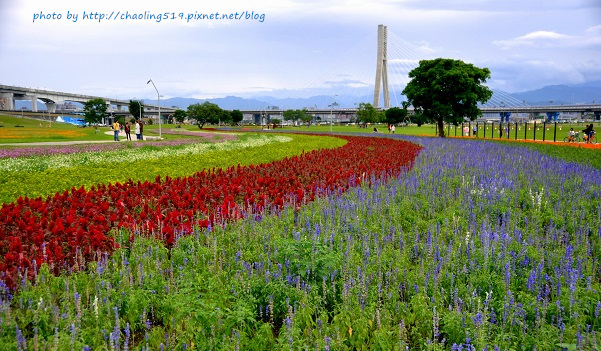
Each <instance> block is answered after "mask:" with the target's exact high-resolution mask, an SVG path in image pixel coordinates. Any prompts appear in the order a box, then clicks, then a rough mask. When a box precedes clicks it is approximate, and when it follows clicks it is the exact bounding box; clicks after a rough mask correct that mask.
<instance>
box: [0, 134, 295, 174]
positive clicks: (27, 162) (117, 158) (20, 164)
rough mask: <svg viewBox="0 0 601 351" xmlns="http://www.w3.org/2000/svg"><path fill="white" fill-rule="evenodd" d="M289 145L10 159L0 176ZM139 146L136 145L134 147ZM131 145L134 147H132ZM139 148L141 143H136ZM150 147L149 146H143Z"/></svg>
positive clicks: (258, 140)
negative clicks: (7, 173)
mask: <svg viewBox="0 0 601 351" xmlns="http://www.w3.org/2000/svg"><path fill="white" fill-rule="evenodd" d="M290 141H292V138H290V137H287V136H283V135H277V136H273V135H270V136H266V135H260V136H259V137H255V138H248V139H246V140H232V141H230V142H229V143H219V144H216V143H206V142H204V143H200V142H194V143H186V144H180V145H179V147H177V148H174V147H171V148H159V149H148V148H147V151H146V152H141V150H144V149H137V148H123V149H118V150H112V151H110V154H107V152H106V151H90V152H86V153H77V154H75V155H71V154H58V155H52V156H39V157H28V158H12V159H3V160H0V172H31V171H44V170H46V169H57V168H70V167H74V166H77V165H85V164H87V165H91V164H101V163H107V162H111V163H129V162H132V161H143V160H152V159H157V158H161V157H174V156H180V155H191V154H202V153H206V152H207V151H215V150H236V149H242V148H246V147H256V146H261V145H266V144H270V143H285V142H290ZM135 144H138V143H135ZM135 144H134V145H135ZM139 144H141V143H139ZM144 144H145V145H150V144H149V143H144Z"/></svg>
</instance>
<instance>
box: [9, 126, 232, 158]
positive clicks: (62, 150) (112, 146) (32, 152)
mask: <svg viewBox="0 0 601 351" xmlns="http://www.w3.org/2000/svg"><path fill="white" fill-rule="evenodd" d="M190 133H193V132H190ZM163 134H179V135H181V134H182V133H181V132H180V133H169V132H168V131H163ZM206 134H209V133H204V134H198V133H197V134H185V135H193V136H200V137H204V138H205V139H175V140H162V141H146V142H143V143H125V142H124V143H91V144H79V145H55V146H37V147H20V146H19V144H18V143H16V144H15V145H14V146H15V147H14V148H8V149H0V159H7V158H15V157H30V156H42V155H43V156H51V155H70V154H73V153H85V152H106V151H112V150H121V149H130V148H140V147H147V146H161V147H164V146H178V145H188V144H195V143H202V142H206V141H212V142H222V141H227V140H235V139H236V136H235V135H234V134H233V133H213V134H211V138H208V137H207V136H206ZM217 137H218V138H217Z"/></svg>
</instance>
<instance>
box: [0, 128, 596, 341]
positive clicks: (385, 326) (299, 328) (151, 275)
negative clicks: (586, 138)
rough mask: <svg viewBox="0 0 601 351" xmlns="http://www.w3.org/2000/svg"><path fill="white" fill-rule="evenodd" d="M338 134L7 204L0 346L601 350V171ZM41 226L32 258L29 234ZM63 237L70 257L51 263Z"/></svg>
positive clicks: (456, 144) (500, 149) (459, 145)
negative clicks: (331, 144) (281, 155)
mask: <svg viewBox="0 0 601 351" xmlns="http://www.w3.org/2000/svg"><path fill="white" fill-rule="evenodd" d="M345 138H346V139H347V140H348V143H347V144H346V145H345V146H343V147H341V148H338V149H329V150H322V151H313V152H308V153H305V154H303V155H301V156H298V157H290V158H287V159H284V160H282V161H274V162H272V163H270V164H264V165H260V166H248V167H231V168H227V169H224V170H210V171H209V170H207V171H205V172H200V173H197V174H196V175H194V176H189V177H184V178H173V179H172V178H167V177H161V179H160V180H159V179H157V181H156V182H135V181H132V182H126V183H123V184H114V185H108V186H104V187H95V188H94V189H90V190H89V191H85V190H73V191H71V192H66V193H63V194H58V195H56V196H54V197H51V198H48V199H46V200H42V199H35V200H31V199H21V200H19V201H17V202H15V203H12V204H5V205H4V206H3V207H2V210H1V211H0V212H2V216H3V217H2V218H1V219H0V223H1V224H2V225H3V227H2V229H1V233H4V234H7V233H9V235H10V236H12V239H10V240H8V241H7V240H6V237H5V238H4V239H3V241H2V246H1V248H2V250H8V251H10V252H11V253H12V254H11V256H13V257H12V261H11V262H10V263H11V265H9V264H7V260H6V256H8V255H5V254H4V252H3V253H2V255H1V256H2V257H5V259H4V260H3V261H2V264H3V265H4V266H3V270H4V271H6V272H8V275H6V276H5V279H4V282H5V284H6V285H5V286H4V289H3V292H0V339H1V340H2V342H3V343H2V344H3V345H4V346H5V348H6V349H9V350H21V349H28V350H38V349H39V350H54V349H56V350H63V349H76V350H82V349H84V350H130V349H136V350H161V349H164V350H185V349H187V350H191V349H193V350H213V349H219V350H280V349H281V350H289V349H293V350H306V349H310V350H356V349H370V350H399V349H400V350H405V349H411V350H512V349H513V350H521V349H527V350H533V349H536V350H562V349H568V350H570V349H572V350H575V349H578V350H596V349H599V347H601V336H600V333H601V317H600V314H601V265H600V262H599V258H600V257H601V201H599V199H600V198H601V170H599V169H597V168H593V167H590V166H587V165H583V164H575V163H570V162H567V161H564V160H559V159H556V158H552V157H548V156H545V155H542V154H540V153H538V152H536V151H533V150H528V149H524V148H516V147H514V146H513V145H505V144H498V143H492V142H481V141H472V140H459V139H446V140H441V139H434V138H411V139H408V140H410V141H412V142H414V143H416V144H419V145H421V147H423V149H421V150H420V147H417V146H415V144H409V143H406V142H403V141H398V140H394V139H389V138H363V137H345ZM517 151H519V153H518V152H517ZM418 152H419V155H418ZM416 155H417V158H415V161H413V157H415V156H416ZM411 165H412V166H413V167H412V168H411V169H409V167H410V166H411ZM351 186H352V187H351ZM131 189H136V190H139V191H141V192H143V195H138V194H139V192H135V194H133V193H130V192H129V191H131ZM126 195H129V196H126ZM318 195H319V196H318ZM195 199H202V200H203V201H195ZM306 200H314V201H312V202H307V201H306ZM70 203H74V205H70ZM195 206H200V207H195ZM93 209H95V210H93ZM86 211H88V212H86ZM120 211H122V212H120ZM188 211H191V212H188ZM112 214H115V218H111V215H112ZM16 215H20V216H21V218H26V217H27V216H29V218H31V220H29V221H25V220H22V222H24V223H22V224H21V227H19V224H16V226H15V224H14V223H15V222H18V221H15V220H14V219H13V218H14V217H16ZM70 215H72V216H73V218H72V219H70V218H69V216H70ZM76 215H77V216H76ZM126 215H127V217H125V216H126ZM96 217H102V219H101V218H96ZM239 217H240V218H242V219H240V220H238V221H231V219H235V218H239ZM11 221H12V222H11ZM50 222H53V224H50ZM104 223H106V224H104ZM42 224H44V225H46V227H44V229H41V230H42V233H43V235H44V237H43V238H42V241H41V244H38V243H36V240H38V242H39V241H40V240H39V239H40V238H38V239H36V238H35V235H39V234H40V232H39V231H38V232H35V231H34V234H33V236H31V235H29V234H27V233H28V228H27V227H28V226H30V227H32V228H33V226H34V225H42ZM11 225H12V226H11ZM61 225H62V227H61ZM84 225H87V227H85V226H84ZM103 225H105V227H101V226H103ZM23 226H24V227H23ZM78 226H79V227H78ZM69 228H72V234H71V235H66V237H65V234H63V233H66V232H67V231H69V230H70V229H69ZM79 229H82V231H81V232H79ZM94 229H97V230H98V232H99V233H101V234H102V235H104V238H103V237H101V236H98V235H97V237H96V239H95V240H97V242H100V243H103V245H104V246H103V245H100V246H98V247H93V245H95V243H94V242H90V241H89V240H90V239H89V238H90V237H94V234H92V235H90V233H94V232H93V230H94ZM53 230H54V231H56V234H57V235H58V236H59V237H60V236H61V235H62V236H63V238H62V240H63V241H62V242H61V241H59V240H58V239H57V245H58V247H59V248H60V250H62V251H61V252H62V255H64V257H62V260H59V259H58V258H57V257H56V256H52V255H55V253H56V250H55V251H53V250H54V248H51V246H52V245H51V244H48V245H46V246H45V248H42V250H41V251H40V247H43V245H44V242H45V241H48V239H50V238H51V237H52V235H55V233H53ZM78 232H79V234H78ZM184 233H185V234H188V235H183V234H184ZM46 236H48V237H46ZM17 238H19V240H20V243H19V242H16V241H17ZM100 239H102V240H100ZM77 240H88V241H80V242H77ZM65 241H67V242H69V243H70V244H64V242H65ZM19 244H20V246H19ZM61 244H63V245H62V246H61ZM117 246H119V247H118V248H117ZM88 249H89V250H88ZM113 249H115V251H112V250H113ZM86 250H88V251H89V252H86ZM8 251H5V252H8ZM50 252H51V253H50ZM110 252H112V254H109V253H110ZM14 256H16V257H14ZM25 259H27V260H28V261H29V262H27V261H25ZM34 262H35V264H34ZM48 263H49V264H48ZM19 265H20V267H21V268H20V269H19V268H16V267H18V266H19ZM25 267H29V269H27V270H26V271H25ZM15 268H16V270H15ZM60 268H62V270H63V271H67V270H68V271H70V273H69V274H67V273H68V272H63V273H62V274H60V275H56V274H55V273H57V272H55V270H56V269H59V270H61V269H60ZM9 277H10V278H9ZM26 277H27V278H29V279H25V278H26ZM7 278H9V279H7ZM11 279H12V280H11ZM13 285H14V286H13ZM13 288H16V289H13Z"/></svg>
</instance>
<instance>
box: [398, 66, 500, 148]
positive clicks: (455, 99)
mask: <svg viewBox="0 0 601 351" xmlns="http://www.w3.org/2000/svg"><path fill="white" fill-rule="evenodd" d="M409 78H411V80H410V81H409V83H408V84H407V86H406V87H405V89H403V94H404V95H405V96H407V101H408V102H409V103H410V104H411V105H413V108H414V109H415V112H416V113H417V114H420V115H422V116H423V118H425V119H426V120H427V121H429V122H436V123H437V125H438V133H439V135H440V136H441V137H444V136H445V135H444V123H445V122H447V123H453V124H455V125H457V124H459V123H461V122H462V121H463V120H464V118H469V119H470V120H474V119H476V118H477V117H478V116H479V115H480V114H481V111H480V109H479V108H478V102H481V103H484V102H486V101H488V99H490V98H491V96H492V91H491V90H490V89H489V88H488V87H486V86H484V85H483V84H484V83H485V82H486V80H487V79H488V78H490V70H489V69H488V68H478V67H476V66H474V65H472V64H468V63H465V62H463V61H461V60H453V59H443V58H438V59H435V60H422V61H420V62H419V66H418V67H416V68H414V69H413V70H412V71H411V72H409Z"/></svg>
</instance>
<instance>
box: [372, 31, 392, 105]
mask: <svg viewBox="0 0 601 351" xmlns="http://www.w3.org/2000/svg"><path fill="white" fill-rule="evenodd" d="M387 33H388V30H387V27H386V26H385V25H383V24H380V25H378V54H377V57H378V60H377V62H376V85H375V87H374V107H375V108H378V106H379V105H380V86H382V87H383V88H382V90H383V93H384V108H389V107H390V92H389V91H388V64H387V61H388V48H387V47H388V34H387Z"/></svg>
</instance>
